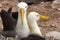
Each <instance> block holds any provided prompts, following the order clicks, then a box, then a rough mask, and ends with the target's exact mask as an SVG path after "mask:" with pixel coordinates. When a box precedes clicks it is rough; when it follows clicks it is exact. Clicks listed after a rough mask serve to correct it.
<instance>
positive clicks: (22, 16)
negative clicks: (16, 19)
mask: <svg viewBox="0 0 60 40" xmlns="http://www.w3.org/2000/svg"><path fill="white" fill-rule="evenodd" d="M20 13H21V18H22V24H23V21H24V9H23V8H21V9H20Z"/></svg>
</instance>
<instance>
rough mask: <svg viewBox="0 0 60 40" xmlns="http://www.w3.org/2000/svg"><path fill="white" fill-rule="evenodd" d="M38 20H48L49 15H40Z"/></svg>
mask: <svg viewBox="0 0 60 40" xmlns="http://www.w3.org/2000/svg"><path fill="white" fill-rule="evenodd" d="M40 20H43V21H46V20H49V17H47V16H42V15H40Z"/></svg>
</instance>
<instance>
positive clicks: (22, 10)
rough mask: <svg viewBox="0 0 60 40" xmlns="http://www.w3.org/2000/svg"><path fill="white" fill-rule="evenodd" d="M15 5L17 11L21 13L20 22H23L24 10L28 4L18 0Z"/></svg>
mask: <svg viewBox="0 0 60 40" xmlns="http://www.w3.org/2000/svg"><path fill="white" fill-rule="evenodd" d="M17 7H18V9H19V10H18V11H19V13H20V15H21V19H22V24H23V20H24V14H25V12H26V10H27V8H28V5H27V4H26V3H25V2H20V3H18V5H17Z"/></svg>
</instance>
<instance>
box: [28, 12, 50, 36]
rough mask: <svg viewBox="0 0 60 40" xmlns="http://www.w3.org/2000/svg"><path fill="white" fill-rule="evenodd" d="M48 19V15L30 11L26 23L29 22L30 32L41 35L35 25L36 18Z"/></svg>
mask: <svg viewBox="0 0 60 40" xmlns="http://www.w3.org/2000/svg"><path fill="white" fill-rule="evenodd" d="M48 19H49V17H47V16H42V15H39V14H38V13H37V12H30V13H29V15H28V24H29V28H30V31H31V34H35V35H40V36H42V33H41V31H40V28H39V27H38V25H37V21H38V20H48Z"/></svg>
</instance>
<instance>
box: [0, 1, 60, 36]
mask: <svg viewBox="0 0 60 40" xmlns="http://www.w3.org/2000/svg"><path fill="white" fill-rule="evenodd" d="M17 3H18V1H17V0H0V11H1V9H4V10H6V11H7V9H8V8H9V7H12V8H13V10H12V12H16V11H17ZM31 11H36V12H38V13H39V14H41V15H45V16H49V17H50V19H49V20H48V21H38V25H39V27H40V28H41V32H42V33H43V35H44V34H45V33H47V32H50V31H60V11H59V10H57V9H53V8H52V7H51V3H50V2H45V3H35V4H32V5H29V8H28V13H29V12H31ZM2 28H3V25H2V20H1V18H0V30H2Z"/></svg>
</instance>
